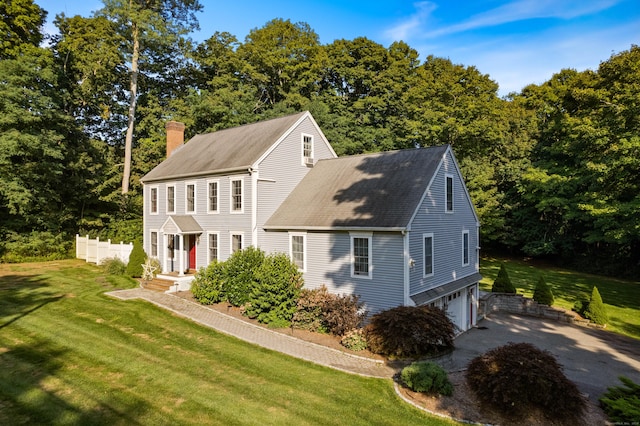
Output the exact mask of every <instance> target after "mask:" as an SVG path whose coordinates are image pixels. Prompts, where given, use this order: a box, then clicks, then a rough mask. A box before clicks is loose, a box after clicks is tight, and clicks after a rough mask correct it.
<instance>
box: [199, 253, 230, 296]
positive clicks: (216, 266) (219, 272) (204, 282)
mask: <svg viewBox="0 0 640 426" xmlns="http://www.w3.org/2000/svg"><path fill="white" fill-rule="evenodd" d="M225 274H226V272H225V268H224V262H217V261H215V260H214V261H213V262H211V263H210V264H209V265H208V266H207V267H206V268H200V269H199V270H198V272H196V274H195V276H194V278H193V281H192V283H191V294H193V297H194V298H195V299H196V300H197V301H198V302H200V303H202V304H203V305H212V304H214V303H218V302H222V301H223V300H224V299H225V297H224V296H225V294H224V290H223V288H224V279H225Z"/></svg>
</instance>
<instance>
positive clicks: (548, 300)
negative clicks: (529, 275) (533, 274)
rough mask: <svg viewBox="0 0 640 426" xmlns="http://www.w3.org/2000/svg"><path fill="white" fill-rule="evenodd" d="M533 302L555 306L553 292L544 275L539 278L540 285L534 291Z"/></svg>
mask: <svg viewBox="0 0 640 426" xmlns="http://www.w3.org/2000/svg"><path fill="white" fill-rule="evenodd" d="M533 300H535V301H536V302H538V303H541V304H543V305H547V306H551V305H553V292H552V291H551V287H549V285H548V284H547V282H546V281H545V280H544V277H543V276H542V275H540V278H538V283H537V284H536V288H535V290H534V291H533Z"/></svg>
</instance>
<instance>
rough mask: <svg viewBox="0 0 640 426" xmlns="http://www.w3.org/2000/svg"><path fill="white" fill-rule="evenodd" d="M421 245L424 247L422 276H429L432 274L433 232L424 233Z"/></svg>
mask: <svg viewBox="0 0 640 426" xmlns="http://www.w3.org/2000/svg"><path fill="white" fill-rule="evenodd" d="M422 238H423V241H424V243H423V247H424V276H425V277H430V276H432V275H433V234H432V233H429V234H424V235H423V236H422Z"/></svg>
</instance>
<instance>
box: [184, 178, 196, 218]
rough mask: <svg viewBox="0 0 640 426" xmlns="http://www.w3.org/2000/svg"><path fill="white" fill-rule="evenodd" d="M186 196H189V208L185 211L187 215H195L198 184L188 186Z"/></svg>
mask: <svg viewBox="0 0 640 426" xmlns="http://www.w3.org/2000/svg"><path fill="white" fill-rule="evenodd" d="M186 195H187V206H186V209H185V210H186V212H187V213H195V211H196V184H195V183H188V184H187V188H186Z"/></svg>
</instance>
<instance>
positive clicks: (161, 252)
mask: <svg viewBox="0 0 640 426" xmlns="http://www.w3.org/2000/svg"><path fill="white" fill-rule="evenodd" d="M158 243H159V242H158ZM167 245H168V242H167V234H165V233H164V232H163V233H162V246H161V247H159V248H158V256H160V268H161V269H162V271H161V272H162V273H163V274H166V273H167V255H168V252H169V249H168V248H167Z"/></svg>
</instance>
